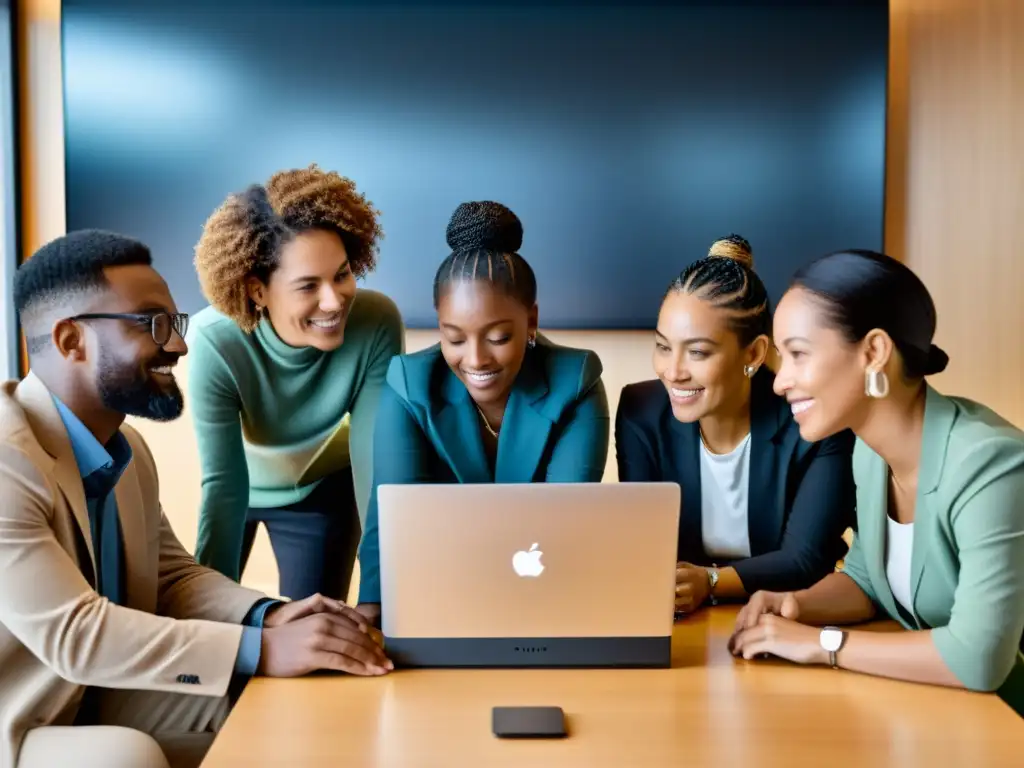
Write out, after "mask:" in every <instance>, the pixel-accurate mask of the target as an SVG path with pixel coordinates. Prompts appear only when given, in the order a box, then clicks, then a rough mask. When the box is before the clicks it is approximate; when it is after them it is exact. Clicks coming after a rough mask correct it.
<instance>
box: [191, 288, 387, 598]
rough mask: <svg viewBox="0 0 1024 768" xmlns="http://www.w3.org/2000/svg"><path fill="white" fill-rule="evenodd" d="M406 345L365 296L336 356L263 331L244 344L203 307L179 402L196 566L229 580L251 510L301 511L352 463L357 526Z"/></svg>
mask: <svg viewBox="0 0 1024 768" xmlns="http://www.w3.org/2000/svg"><path fill="white" fill-rule="evenodd" d="M404 338H405V334H404V328H403V324H402V318H401V315H400V314H399V312H398V308H397V307H396V306H395V304H394V302H392V301H391V299H389V298H388V297H386V296H384V295H383V294H381V293H377V292H376V291H370V290H360V291H359V292H358V293H357V295H356V299H355V302H354V303H353V305H352V310H351V312H350V313H349V317H348V322H347V324H346V326H345V341H344V343H343V344H342V345H341V346H340V347H339V348H338V349H336V350H334V351H332V352H322V351H320V350H318V349H315V348H313V347H292V346H289V345H288V344H286V343H285V342H283V341H282V340H281V339H280V337H279V336H278V335H277V333H276V332H275V331H274V329H273V327H272V326H271V324H270V323H269V322H267V321H263V322H261V323H260V324H259V326H258V327H257V328H256V330H255V332H253V333H252V334H246V333H244V332H243V331H242V330H241V329H240V328H239V327H238V326H237V325H236V324H235V323H234V322H233V321H232V320H231V319H230V318H228V317H226V316H224V315H222V314H220V313H219V312H217V311H216V310H214V309H213V308H211V307H208V308H206V309H204V310H202V311H201V312H199V313H198V314H197V315H196V316H195V317H194V318H193V319H192V323H191V326H190V329H189V333H188V346H189V355H188V372H189V375H188V399H187V401H186V402H187V407H188V409H189V410H190V411H191V414H192V423H193V425H194V426H195V431H196V441H197V443H198V446H199V464H200V469H201V473H202V502H201V506H200V510H199V537H198V541H197V542H196V559H197V560H198V561H199V562H200V563H202V564H203V565H207V566H210V567H211V568H215V569H216V570H218V571H220V572H221V573H223V574H224V575H226V576H229V577H230V578H232V579H235V580H236V581H237V580H238V579H239V578H240V576H241V574H240V573H239V559H240V555H241V549H242V533H243V530H244V526H245V517H246V511H247V509H248V508H249V507H250V506H251V507H258V508H267V507H281V506H286V505H288V504H293V503H295V502H298V501H301V500H302V499H304V498H305V497H306V496H308V495H309V494H310V493H311V492H312V491H313V489H314V488H315V487H316V485H317V483H318V482H319V480H320V479H321V478H323V477H324V476H326V475H328V474H330V473H331V472H333V471H336V470H339V469H342V468H345V467H347V466H349V464H351V467H352V473H353V479H354V483H355V491H356V503H357V505H358V508H359V518H360V521H362V520H365V517H366V509H367V505H368V503H369V495H370V486H371V482H370V480H371V472H372V468H373V467H372V461H373V445H372V440H373V422H374V414H375V411H376V408H377V400H378V397H379V395H380V391H381V388H382V387H383V386H384V377H385V375H386V374H387V370H388V363H389V362H390V361H391V358H392V357H393V356H394V355H396V354H401V353H402V352H403V351H404V347H405V343H404ZM314 459H316V460H315V461H314Z"/></svg>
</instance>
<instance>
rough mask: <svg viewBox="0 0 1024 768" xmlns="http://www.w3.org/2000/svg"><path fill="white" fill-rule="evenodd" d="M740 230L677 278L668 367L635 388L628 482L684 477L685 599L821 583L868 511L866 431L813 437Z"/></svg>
mask: <svg viewBox="0 0 1024 768" xmlns="http://www.w3.org/2000/svg"><path fill="white" fill-rule="evenodd" d="M753 265H754V262H753V254H752V252H751V249H750V244H749V243H747V241H746V240H744V239H743V238H741V237H739V236H737V235H730V236H729V237H726V238H723V239H721V240H718V241H717V242H715V243H714V244H713V245H712V247H711V250H710V252H709V254H708V256H707V257H706V258H703V259H701V260H699V261H696V262H694V263H693V264H691V265H690V266H689V267H687V268H686V269H685V270H683V272H682V273H681V274H680V275H679V276H678V277H677V278H676V279H675V280H673V281H672V283H671V285H670V286H669V289H668V293H667V295H666V296H665V299H664V301H663V302H662V305H661V311H660V313H659V315H658V324H657V329H656V331H655V333H654V370H655V373H656V374H657V376H658V378H657V379H654V380H652V381H645V382H641V383H638V384H630V385H629V386H627V387H625V388H624V389H623V391H622V396H621V399H620V401H619V409H618V413H617V415H616V423H615V441H616V455H617V459H618V467H619V480H620V481H621V482H650V481H666V482H676V483H679V485H680V486H681V488H682V502H681V503H682V506H681V510H680V520H679V543H678V549H677V552H678V561H679V562H678V566H677V569H676V610H677V611H678V612H680V613H687V612H691V611H694V610H696V609H697V608H698V607H700V606H701V605H702V604H703V603H705V602H706V601H709V600H710V601H712V602H713V601H716V600H720V599H742V598H745V597H747V596H748V595H751V594H753V593H754V592H756V591H757V590H769V589H770V590H791V589H800V588H802V587H807V586H810V585H811V584H813V583H814V582H816V581H817V580H818V579H820V578H821V577H822V576H824V575H825V574H827V573H829V572H831V571H832V570H834V568H835V566H836V562H837V561H838V560H839V559H841V558H842V557H843V555H844V554H845V552H846V549H847V548H846V543H845V541H844V539H843V534H844V532H845V531H846V529H847V527H848V526H849V525H851V524H852V522H853V520H854V496H855V489H854V485H853V474H852V466H851V456H852V451H853V436H852V434H851V433H850V432H848V431H845V432H840V433H838V434H836V435H834V436H832V437H829V438H827V439H825V440H823V441H822V442H820V443H811V442H807V441H805V440H802V439H801V438H800V432H799V427H798V426H797V424H796V422H795V421H794V418H793V414H792V412H791V411H790V407H789V405H788V404H787V403H786V400H785V398H783V397H779V396H778V395H776V394H775V393H774V392H773V391H772V382H773V379H774V377H773V375H772V373H771V371H770V370H769V368H768V367H767V366H766V365H765V358H766V356H767V355H768V352H769V349H770V347H771V346H772V342H771V339H770V333H771V314H770V312H769V309H768V293H767V291H766V290H765V287H764V284H763V283H762V282H761V279H760V278H759V277H758V276H757V274H756V273H755V272H754V269H753Z"/></svg>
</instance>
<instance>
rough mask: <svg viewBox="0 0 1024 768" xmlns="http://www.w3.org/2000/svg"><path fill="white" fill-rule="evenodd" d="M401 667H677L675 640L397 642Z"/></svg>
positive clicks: (391, 646)
mask: <svg viewBox="0 0 1024 768" xmlns="http://www.w3.org/2000/svg"><path fill="white" fill-rule="evenodd" d="M384 651H385V653H387V655H388V658H389V659H391V660H392V661H393V662H394V664H395V666H396V667H488V668H503V667H561V668H568V667H613V668H621V667H640V668H652V667H657V668H664V667H669V666H671V663H672V637H671V635H668V636H665V637H552V638H538V637H522V638H491V637H480V638H477V637H471V638H433V637H429V638H407V637H401V638H395V637H388V638H386V639H385V645H384Z"/></svg>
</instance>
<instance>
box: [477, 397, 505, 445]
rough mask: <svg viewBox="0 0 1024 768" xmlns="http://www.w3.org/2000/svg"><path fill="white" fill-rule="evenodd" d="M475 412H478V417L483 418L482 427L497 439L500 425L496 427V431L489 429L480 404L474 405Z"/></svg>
mask: <svg viewBox="0 0 1024 768" xmlns="http://www.w3.org/2000/svg"><path fill="white" fill-rule="evenodd" d="M476 412H477V413H479V414H480V418H481V419H483V422H484V429H486V430H487V431H488V432H490V433H491V437H493V438H494V439H495V440H497V439H498V432H500V431H501V427H498V430H497V431H495V430H493V429H491V425H490V424H489V423H488V422H487V417H486V416H484V412H483V411H481V410H480V406H479V405H477V406H476Z"/></svg>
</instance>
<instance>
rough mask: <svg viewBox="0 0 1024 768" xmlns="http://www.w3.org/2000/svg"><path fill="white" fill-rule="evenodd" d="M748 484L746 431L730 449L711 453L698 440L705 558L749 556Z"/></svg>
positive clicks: (748, 447) (748, 441)
mask: <svg viewBox="0 0 1024 768" xmlns="http://www.w3.org/2000/svg"><path fill="white" fill-rule="evenodd" d="M749 487H750V434H749V433H747V436H746V437H744V438H743V441H742V442H741V443H740V444H739V445H737V446H736V447H735V448H734V449H733V450H732V451H731V452H729V453H725V454H721V455H719V454H716V453H711V451H709V450H708V449H707V446H706V445H704V441H703V440H701V441H700V501H701V504H700V507H701V510H700V511H701V534H702V536H703V539H704V551H705V552H707V554H708V556H709V557H712V558H721V559H722V560H735V559H739V558H743V557H750V532H749V530H748V528H747V491H748V489H749Z"/></svg>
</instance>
